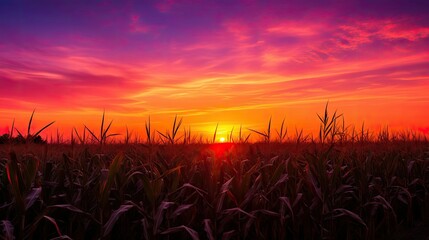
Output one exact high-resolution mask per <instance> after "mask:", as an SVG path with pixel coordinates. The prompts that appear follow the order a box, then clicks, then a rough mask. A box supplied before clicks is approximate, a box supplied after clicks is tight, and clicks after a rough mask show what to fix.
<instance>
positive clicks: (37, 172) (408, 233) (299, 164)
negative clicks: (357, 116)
mask: <svg viewBox="0 0 429 240" xmlns="http://www.w3.org/2000/svg"><path fill="white" fill-rule="evenodd" d="M336 120H337V118H336V117H335V114H334V115H333V116H332V117H329V116H328V114H327V113H325V116H324V117H320V121H321V129H320V134H319V136H318V138H314V139H313V138H309V137H302V136H300V134H299V133H298V132H297V135H296V136H295V137H294V138H288V139H287V140H285V139H283V137H282V136H286V135H285V134H283V133H282V132H283V124H282V126H281V128H280V129H279V131H277V133H278V137H277V138H276V139H274V138H273V137H272V136H271V135H270V133H271V130H270V124H269V126H268V129H267V130H266V131H253V132H254V133H255V134H259V135H260V137H261V139H262V141H260V142H255V143H249V142H247V139H245V138H243V139H242V138H241V136H240V138H236V139H239V141H234V142H229V143H202V142H197V141H196V140H195V139H194V140H192V139H191V137H190V135H186V131H185V133H184V134H183V135H181V133H179V132H178V129H179V128H178V127H177V126H180V124H179V123H180V122H179V121H177V122H176V120H175V121H174V124H173V129H172V131H171V132H166V133H159V139H164V142H162V141H161V140H160V141H155V142H153V140H154V139H153V138H151V137H150V135H149V134H150V133H151V130H150V125H148V124H147V125H146V129H147V130H148V128H149V131H148V138H147V140H146V141H145V142H144V143H131V142H128V141H123V142H122V143H109V142H107V141H106V140H107V139H108V136H109V134H108V128H106V129H104V127H103V125H104V116H103V121H102V124H101V125H102V127H101V132H100V136H96V134H94V132H93V131H90V130H89V129H88V131H89V132H90V136H92V137H91V140H90V141H89V140H88V141H86V140H85V139H86V137H82V136H79V137H78V138H76V139H75V141H74V140H73V139H72V140H73V141H71V142H69V143H49V144H46V143H44V144H43V143H42V144H35V143H34V141H32V140H34V136H36V135H38V134H33V135H31V133H30V132H28V134H27V136H23V134H21V133H19V136H21V137H22V138H23V139H24V140H26V141H24V143H14V142H12V141H10V142H9V143H5V144H2V145H0V220H1V222H0V227H1V228H0V233H1V236H2V238H3V239H32V238H34V239H50V238H56V239H70V238H71V239H100V238H102V239H194V240H195V239H210V240H212V239H425V238H426V237H427V236H428V234H429V231H428V227H427V226H428V225H427V223H428V221H429V192H428V188H429V143H428V141H427V140H426V139H425V138H421V137H418V138H417V137H413V136H411V135H409V136H402V137H401V135H389V132H387V131H384V132H381V133H379V134H378V135H377V136H376V137H372V138H370V137H369V134H366V133H369V132H365V131H364V130H363V129H362V131H361V133H360V134H356V135H355V136H354V137H353V136H352V135H350V134H345V131H339V130H338V129H341V128H339V127H335V125H336V124H337V123H336ZM29 125H31V120H30V123H29ZM108 126H109V127H110V125H108ZM176 127H177V128H176ZM28 129H30V127H29V128H28ZM76 133H77V132H76ZM240 134H241V132H240ZM179 135H180V139H181V141H180V142H179V141H177V138H176V137H177V136H179ZM214 138H215V137H214ZM186 139H188V140H189V141H187V140H186ZM283 140H284V141H283Z"/></svg>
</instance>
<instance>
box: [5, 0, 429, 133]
mask: <svg viewBox="0 0 429 240" xmlns="http://www.w3.org/2000/svg"><path fill="white" fill-rule="evenodd" d="M322 2H323V1H322ZM419 4H420V5H419ZM419 4H417V3H408V2H406V1H392V2H391V3H389V6H386V5H385V4H384V3H383V1H349V2H348V3H340V2H337V1H326V2H323V3H321V2H320V1H314V2H313V1H308V2H307V1H306V2H305V3H302V2H301V1H288V2H286V3H285V1H229V2H227V3H226V2H225V3H224V2H221V1H184V2H179V1H177V2H176V1H156V2H148V3H144V4H143V3H141V4H140V3H133V2H127V3H123V4H121V5H119V4H115V3H111V2H105V1H101V2H97V3H91V4H88V3H83V2H76V3H74V4H70V3H69V4H66V3H61V2H45V4H34V5H33V4H25V5H24V4H20V3H13V4H12V3H7V2H2V3H0V32H1V33H2V37H1V38H0V86H1V87H0V131H1V132H7V130H8V128H10V125H11V123H12V121H13V119H16V126H17V128H18V129H22V130H24V129H25V127H26V124H27V122H28V118H29V116H30V115H31V112H32V110H33V109H36V114H35V120H34V128H35V129H36V128H39V127H41V126H42V125H43V124H46V123H48V122H50V121H56V123H55V125H53V126H52V127H51V129H50V131H56V129H57V128H58V129H60V131H62V132H65V133H67V134H68V133H69V132H70V130H71V128H72V127H73V126H74V127H77V128H78V129H80V130H81V129H82V128H83V124H86V125H88V126H89V127H90V128H92V129H95V128H97V129H98V126H99V122H100V119H101V115H102V112H103V109H106V117H107V119H108V120H112V119H113V120H114V122H113V127H112V130H113V131H115V132H119V133H123V132H124V130H125V126H128V128H130V129H133V131H134V132H138V133H139V134H140V135H143V129H144V122H145V120H146V119H147V117H148V116H149V115H150V116H151V120H152V124H153V125H154V127H155V128H157V129H159V130H165V129H166V128H170V125H171V123H172V121H173V118H174V116H175V115H176V114H177V115H178V116H179V117H183V123H184V126H186V127H188V126H191V129H192V131H193V132H194V133H202V134H206V135H212V132H213V130H214V128H215V126H216V124H217V123H219V129H218V130H219V134H218V135H219V137H221V136H226V135H227V132H228V131H230V130H231V128H232V127H235V129H236V130H237V129H238V128H239V126H240V124H242V126H243V129H246V128H254V129H258V130H261V129H263V128H264V127H266V125H267V122H268V120H269V118H270V117H271V116H272V118H273V125H274V127H278V126H279V125H280V123H281V121H282V119H283V118H286V124H287V126H288V127H289V129H290V130H294V129H295V127H298V128H304V129H305V130H306V131H308V132H314V131H315V130H316V129H317V127H318V119H317V116H316V113H321V112H322V111H323V109H324V105H325V104H326V102H327V101H328V100H329V102H330V109H331V110H335V109H337V110H338V112H340V113H344V115H345V120H346V122H347V123H349V124H357V125H359V126H360V125H361V124H362V122H364V121H365V124H366V126H368V127H371V128H373V129H379V128H380V127H382V126H385V125H389V127H390V128H391V129H396V130H400V129H414V130H418V129H427V128H428V127H429V121H428V119H429V111H428V108H429V94H428V92H429V61H428V60H429V47H428V46H429V17H428V16H427V12H425V11H424V9H428V6H427V5H426V6H424V5H423V4H422V3H419ZM47 134H49V132H47Z"/></svg>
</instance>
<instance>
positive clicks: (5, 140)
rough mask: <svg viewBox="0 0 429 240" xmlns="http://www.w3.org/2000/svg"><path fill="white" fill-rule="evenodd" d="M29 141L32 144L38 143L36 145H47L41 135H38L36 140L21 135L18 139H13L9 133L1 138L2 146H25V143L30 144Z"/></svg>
mask: <svg viewBox="0 0 429 240" xmlns="http://www.w3.org/2000/svg"><path fill="white" fill-rule="evenodd" d="M28 139H30V140H28ZM29 141H30V142H32V143H36V144H45V143H46V140H44V139H43V138H42V137H41V136H40V135H38V136H36V137H34V138H33V137H31V136H30V137H29V138H27V139H26V138H24V137H23V136H21V135H18V136H16V137H12V138H11V137H10V136H9V134H7V133H6V134H3V135H1V136H0V144H9V143H12V144H25V143H29Z"/></svg>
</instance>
